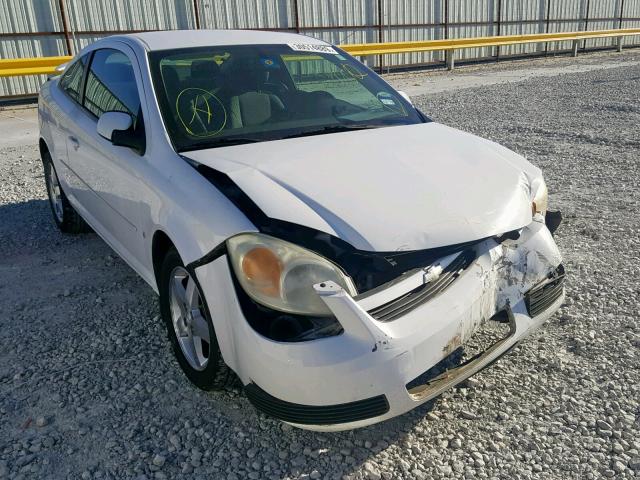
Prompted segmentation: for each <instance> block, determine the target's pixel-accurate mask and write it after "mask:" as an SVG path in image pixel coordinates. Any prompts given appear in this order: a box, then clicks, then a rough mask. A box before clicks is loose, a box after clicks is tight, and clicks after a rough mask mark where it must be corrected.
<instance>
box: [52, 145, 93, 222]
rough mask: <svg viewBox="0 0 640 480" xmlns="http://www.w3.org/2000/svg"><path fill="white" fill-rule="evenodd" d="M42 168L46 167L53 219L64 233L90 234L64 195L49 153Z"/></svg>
mask: <svg viewBox="0 0 640 480" xmlns="http://www.w3.org/2000/svg"><path fill="white" fill-rule="evenodd" d="M42 166H43V167H44V180H45V183H46V186H47V194H48V195H49V205H50V206H51V212H52V213H53V219H54V221H55V222H56V225H58V228H59V229H60V231H62V232H64V233H87V232H90V231H91V228H90V227H89V225H87V223H86V222H85V221H84V220H83V219H82V217H81V216H80V215H78V212H76V211H75V209H74V208H73V207H72V206H71V204H70V203H69V199H68V198H67V196H66V195H65V194H64V191H63V190H62V186H61V185H60V180H59V179H58V173H57V172H56V168H55V167H54V166H53V162H52V161H51V156H50V155H49V154H48V153H45V154H44V155H43V157H42Z"/></svg>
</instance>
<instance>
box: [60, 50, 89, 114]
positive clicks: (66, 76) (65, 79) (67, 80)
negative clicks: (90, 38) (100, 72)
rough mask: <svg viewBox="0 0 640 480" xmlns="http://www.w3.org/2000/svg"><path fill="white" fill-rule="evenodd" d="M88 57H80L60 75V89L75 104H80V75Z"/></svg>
mask: <svg viewBox="0 0 640 480" xmlns="http://www.w3.org/2000/svg"><path fill="white" fill-rule="evenodd" d="M87 58H88V55H84V56H82V57H80V59H78V60H77V61H75V62H73V63H72V64H71V65H70V66H69V67H68V68H67V69H66V70H65V71H64V73H63V74H62V77H61V78H60V88H62V90H64V91H65V92H66V93H67V95H69V96H70V97H71V98H73V99H74V100H75V101H76V102H78V103H80V89H81V88H82V75H83V73H84V67H85V65H86V63H87Z"/></svg>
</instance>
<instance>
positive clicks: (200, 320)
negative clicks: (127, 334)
mask: <svg viewBox="0 0 640 480" xmlns="http://www.w3.org/2000/svg"><path fill="white" fill-rule="evenodd" d="M158 289H159V291H160V314H161V315H162V318H163V320H164V323H165V326H166V328H167V335H168V337H169V341H170V342H171V345H172V347H173V352H174V354H175V356H176V359H177V360H178V363H179V364H180V368H182V371H183V372H184V373H185V375H186V376H187V378H189V380H190V381H191V382H192V383H193V384H194V385H196V386H197V387H198V388H201V389H202V390H219V389H222V388H224V387H226V386H228V385H230V384H231V383H232V381H233V378H234V377H233V372H232V370H231V369H230V368H229V367H228V366H227V365H226V364H225V363H224V360H223V359H222V353H221V352H220V347H219V346H218V340H217V338H216V334H215V331H214V328H213V323H212V321H211V315H210V314H209V309H208V307H207V303H206V301H205V299H204V295H203V294H202V292H201V291H200V286H199V285H198V282H197V281H196V279H195V278H193V276H192V275H191V273H189V271H188V270H187V269H186V268H185V267H184V265H183V263H182V259H181V258H180V255H179V254H178V252H177V250H175V248H172V249H171V250H169V252H168V253H167V255H166V256H165V258H164V261H163V262H162V267H161V271H160V279H159V288H158Z"/></svg>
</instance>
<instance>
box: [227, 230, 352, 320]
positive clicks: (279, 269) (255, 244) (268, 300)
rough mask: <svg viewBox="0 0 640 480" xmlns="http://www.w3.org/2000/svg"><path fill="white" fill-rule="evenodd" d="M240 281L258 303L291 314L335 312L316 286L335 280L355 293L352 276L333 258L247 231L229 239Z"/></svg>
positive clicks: (228, 244) (232, 261)
mask: <svg viewBox="0 0 640 480" xmlns="http://www.w3.org/2000/svg"><path fill="white" fill-rule="evenodd" d="M227 250H228V252H229V258H230V259H231V265H232V266H233V270H234V272H235V274H236V277H237V279H238V282H239V283H240V285H241V286H242V288H243V289H244V291H245V292H247V294H248V295H249V296H250V297H251V298H252V299H253V300H255V301H256V302H258V303H260V304H262V305H265V306H267V307H270V308H273V309H274V310H279V311H282V312H287V313H295V314H300V315H331V311H330V310H329V308H328V307H327V306H326V305H325V303H324V302H323V301H322V299H321V298H320V297H319V296H318V294H316V292H315V290H314V289H313V286H314V285H315V284H317V283H321V282H325V281H329V280H330V281H334V282H336V283H337V284H338V285H340V286H342V288H344V289H345V290H346V291H347V292H349V293H350V294H351V295H355V294H356V293H357V292H356V290H355V287H354V286H353V282H352V281H351V279H350V278H349V277H348V276H346V275H345V274H344V273H343V272H342V270H340V268H339V267H338V266H336V265H334V264H333V263H331V262H330V261H329V260H327V259H325V258H323V257H321V256H320V255H317V254H316V253H313V252H311V251H309V250H306V249H304V248H301V247H298V246H297V245H294V244H292V243H289V242H285V241H284V240H279V239H277V238H274V237H270V236H268V235H263V234H259V233H244V234H240V235H236V236H235V237H231V238H230V239H228V240H227Z"/></svg>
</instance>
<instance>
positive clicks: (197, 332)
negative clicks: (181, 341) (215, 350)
mask: <svg viewBox="0 0 640 480" xmlns="http://www.w3.org/2000/svg"><path fill="white" fill-rule="evenodd" d="M191 332H192V333H193V335H194V336H195V337H199V338H201V339H202V340H204V341H205V342H207V343H209V325H208V324H207V320H206V319H205V318H204V316H203V315H202V313H200V310H198V309H194V310H192V311H191Z"/></svg>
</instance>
